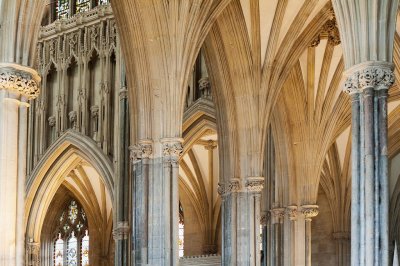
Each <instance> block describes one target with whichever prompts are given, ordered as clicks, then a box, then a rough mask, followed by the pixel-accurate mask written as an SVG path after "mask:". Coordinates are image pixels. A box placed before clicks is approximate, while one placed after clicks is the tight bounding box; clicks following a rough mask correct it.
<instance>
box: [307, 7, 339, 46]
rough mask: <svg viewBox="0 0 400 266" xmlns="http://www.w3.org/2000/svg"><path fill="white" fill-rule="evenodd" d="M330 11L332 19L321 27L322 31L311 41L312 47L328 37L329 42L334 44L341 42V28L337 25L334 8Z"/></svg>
mask: <svg viewBox="0 0 400 266" xmlns="http://www.w3.org/2000/svg"><path fill="white" fill-rule="evenodd" d="M328 12H329V13H330V15H329V17H331V19H329V20H327V21H326V22H325V24H324V25H323V26H322V28H321V31H320V32H319V33H318V34H317V36H315V38H314V39H313V41H312V42H311V44H310V47H316V46H318V44H319V43H320V41H321V39H328V42H329V43H330V44H331V45H334V46H336V45H339V44H340V34H339V28H338V26H337V22H336V18H335V16H334V13H333V10H332V11H328Z"/></svg>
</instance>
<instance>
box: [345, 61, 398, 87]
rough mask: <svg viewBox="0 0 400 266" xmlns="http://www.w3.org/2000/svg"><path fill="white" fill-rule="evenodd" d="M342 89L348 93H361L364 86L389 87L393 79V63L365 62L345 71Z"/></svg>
mask: <svg viewBox="0 0 400 266" xmlns="http://www.w3.org/2000/svg"><path fill="white" fill-rule="evenodd" d="M346 76H347V79H346V82H345V85H344V91H345V92H346V93H348V94H354V93H361V92H362V91H363V90H364V89H366V88H374V89H375V90H387V89H389V88H390V87H391V86H392V85H393V83H394V81H395V79H394V72H393V64H391V63H388V62H367V63H363V64H359V65H356V66H354V67H352V68H350V69H349V70H347V71H346Z"/></svg>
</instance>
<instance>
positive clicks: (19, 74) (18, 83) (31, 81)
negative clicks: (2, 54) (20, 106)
mask: <svg viewBox="0 0 400 266" xmlns="http://www.w3.org/2000/svg"><path fill="white" fill-rule="evenodd" d="M39 82H40V77H39V75H38V74H37V72H36V71H35V70H33V69H31V68H28V67H24V66H20V65H16V64H0V90H8V91H10V92H14V93H18V94H21V95H23V96H25V97H26V98H28V99H34V98H36V97H37V96H38V95H39V93H40V89H39Z"/></svg>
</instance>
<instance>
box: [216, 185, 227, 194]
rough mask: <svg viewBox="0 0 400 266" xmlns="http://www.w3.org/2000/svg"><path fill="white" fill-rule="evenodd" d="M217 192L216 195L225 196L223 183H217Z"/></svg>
mask: <svg viewBox="0 0 400 266" xmlns="http://www.w3.org/2000/svg"><path fill="white" fill-rule="evenodd" d="M217 191H218V194H219V195H220V196H223V195H225V193H226V189H225V184H223V183H218V189H217Z"/></svg>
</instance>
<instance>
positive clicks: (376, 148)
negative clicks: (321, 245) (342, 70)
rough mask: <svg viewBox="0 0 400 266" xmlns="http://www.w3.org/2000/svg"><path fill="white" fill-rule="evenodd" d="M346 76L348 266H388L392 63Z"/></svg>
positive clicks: (354, 69)
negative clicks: (349, 132) (349, 136)
mask: <svg viewBox="0 0 400 266" xmlns="http://www.w3.org/2000/svg"><path fill="white" fill-rule="evenodd" d="M346 74H347V80H346V83H345V91H346V92H347V93H349V94H350V96H351V101H352V192H351V194H352V198H351V201H352V209H351V241H352V243H351V254H352V265H388V263H389V262H388V260H389V255H388V249H389V248H388V245H389V240H388V235H389V233H388V231H389V222H388V207H389V198H388V197H389V191H388V158H387V95H388V89H389V88H390V86H391V85H392V84H393V83H394V74H393V64H391V63H387V62H367V63H363V64H359V65H356V66H354V67H352V68H350V69H349V70H348V71H347V72H346Z"/></svg>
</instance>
